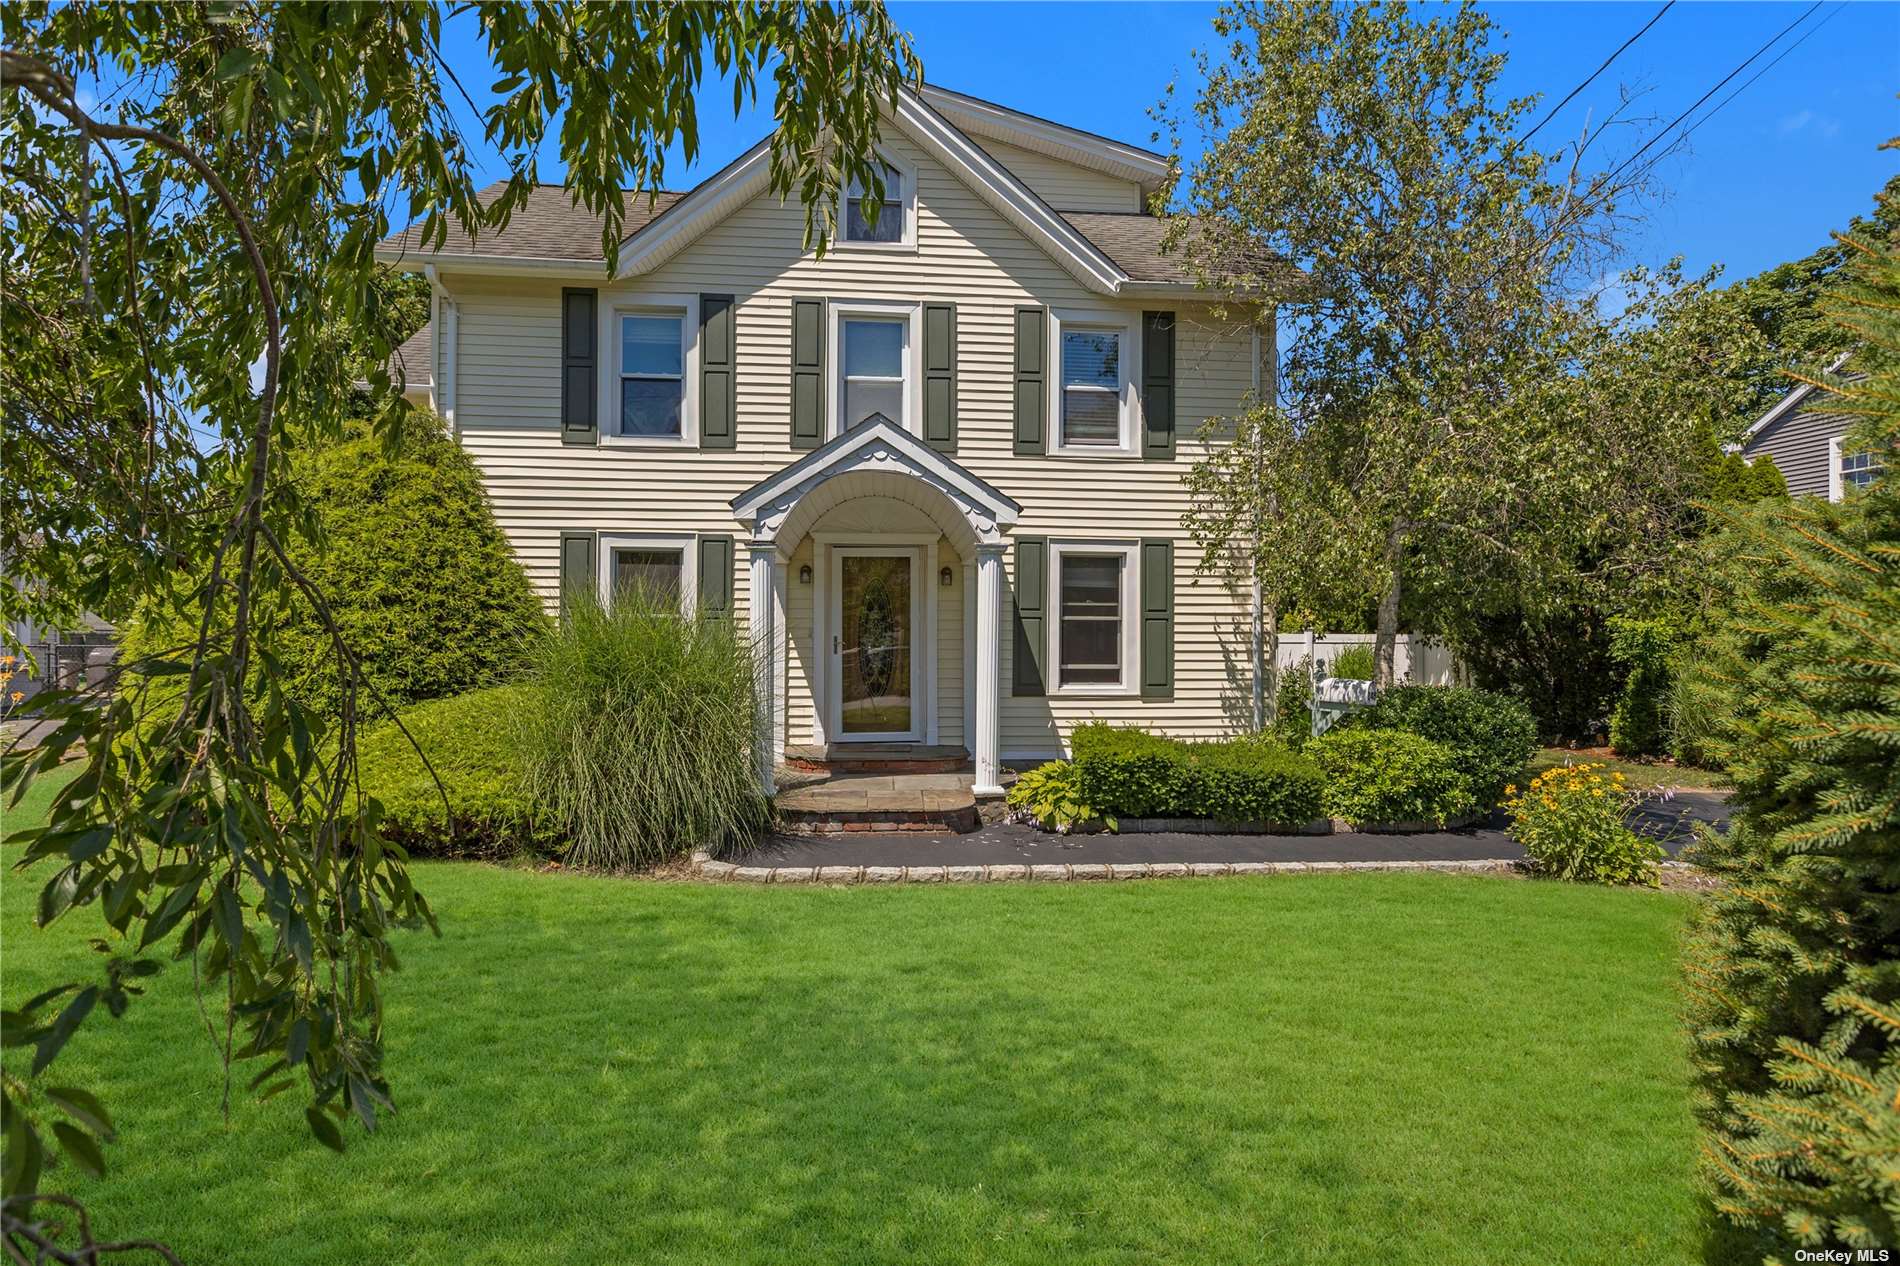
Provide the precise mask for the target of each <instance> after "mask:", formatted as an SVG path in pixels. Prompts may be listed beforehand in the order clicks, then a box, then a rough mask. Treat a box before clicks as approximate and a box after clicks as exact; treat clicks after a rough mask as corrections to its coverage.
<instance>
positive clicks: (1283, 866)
mask: <svg viewBox="0 0 1900 1266" xmlns="http://www.w3.org/2000/svg"><path fill="white" fill-rule="evenodd" d="M693 868H694V869H695V870H697V871H698V872H699V873H700V874H701V875H703V876H704V877H706V878H707V879H716V880H723V881H730V882H734V883H752V884H810V883H819V884H897V883H911V884H940V883H953V884H955V883H1010V882H1039V883H1041V882H1070V881H1078V880H1102V879H1213V878H1222V877H1227V876H1240V875H1306V874H1329V873H1332V872H1335V871H1355V872H1357V871H1393V870H1397V871H1417V870H1432V871H1443V872H1447V873H1454V874H1507V873H1512V872H1516V871H1519V870H1521V869H1523V863H1522V862H1518V861H1514V860H1512V859H1510V858H1506V857H1498V858H1486V859H1480V860H1475V861H1451V862H1419V861H1383V862H1114V863H1107V862H1102V863H1088V862H1077V863H1073V864H1064V865H1057V866H1028V865H998V866H739V865H735V864H734V863H732V862H721V861H714V860H713V858H712V857H711V856H710V855H709V854H707V853H704V852H699V853H694V854H693Z"/></svg>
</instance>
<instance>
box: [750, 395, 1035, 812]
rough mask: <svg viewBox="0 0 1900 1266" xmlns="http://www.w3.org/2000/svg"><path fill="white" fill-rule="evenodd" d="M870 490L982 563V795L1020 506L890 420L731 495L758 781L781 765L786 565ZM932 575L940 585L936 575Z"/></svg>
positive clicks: (978, 754)
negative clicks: (754, 662)
mask: <svg viewBox="0 0 1900 1266" xmlns="http://www.w3.org/2000/svg"><path fill="white" fill-rule="evenodd" d="M873 497H875V498H887V499H893V500H897V501H901V502H904V503H907V504H908V505H910V506H912V507H914V508H915V509H916V510H918V511H920V512H921V513H922V514H923V515H926V516H928V519H929V521H930V522H931V523H933V524H934V525H935V526H936V527H937V528H938V529H939V530H940V531H941V532H942V533H943V536H944V538H945V540H947V541H948V542H949V544H950V546H951V547H952V548H953V549H954V550H956V552H957V553H958V555H959V556H960V557H962V558H964V559H974V560H975V580H976V586H975V588H976V593H975V599H976V619H975V621H974V625H975V628H974V643H975V654H974V669H975V679H976V689H975V691H974V695H975V712H976V716H975V724H974V727H973V733H974V741H973V742H972V743H971V744H970V746H971V752H972V755H973V756H974V758H975V763H976V787H975V790H976V794H977V795H979V796H983V795H998V794H1001V791H1002V786H1001V783H1000V781H999V776H1000V773H1001V766H1000V762H999V760H998V755H997V752H998V709H999V706H1000V702H1001V696H1000V689H1001V670H1000V662H1001V643H1002V598H1003V559H1002V553H1003V550H1004V548H1005V547H1006V544H1007V535H1008V532H1009V530H1010V528H1011V527H1013V526H1014V525H1015V522H1016V519H1017V516H1018V515H1019V514H1020V513H1021V509H1022V507H1021V506H1019V505H1017V504H1016V502H1015V501H1013V500H1011V499H1010V498H1009V497H1007V496H1005V495H1004V494H1003V493H1002V492H1001V491H999V490H998V489H996V488H995V487H993V486H991V485H990V484H988V483H985V482H984V481H983V480H981V479H979V478H977V477H976V476H975V475H972V474H971V473H970V472H969V471H968V470H966V469H964V468H963V467H962V466H961V465H959V464H958V463H957V462H956V461H955V460H953V459H952V458H950V457H948V456H947V455H945V454H943V453H939V452H937V451H936V450H935V449H932V448H931V447H929V446H928V445H927V444H925V443H924V442H923V441H922V440H921V439H919V438H918V437H917V436H915V435H913V434H911V433H910V432H908V431H905V430H903V429H901V428H900V427H898V426H897V425H896V424H894V423H887V422H884V421H878V422H874V423H871V424H869V425H866V426H863V427H860V428H858V429H856V430H853V431H850V432H847V433H846V434H844V435H841V436H839V437H838V438H836V439H834V440H832V441H831V442H830V443H828V444H826V445H824V446H823V447H822V448H818V449H814V450H813V451H812V452H810V453H808V454H806V455H805V456H804V457H802V458H800V459H799V460H798V461H796V462H793V463H792V464H791V465H789V466H787V467H785V468H784V469H783V470H780V471H778V472H777V473H775V474H773V475H772V476H770V477H768V478H766V479H764V480H761V481H760V482H759V483H758V484H755V485H754V486H753V487H751V488H749V489H747V490H746V491H745V492H743V493H741V494H740V495H739V496H737V497H735V498H734V499H733V501H732V511H733V515H734V517H736V518H737V519H738V520H739V521H740V522H742V523H744V524H745V525H746V527H747V529H748V532H749V534H750V542H749V552H750V561H751V579H752V585H751V610H752V612H753V616H752V619H753V628H752V633H753V641H754V646H755V647H757V648H758V654H759V657H760V686H761V690H760V695H761V698H762V699H763V700H764V702H765V706H764V708H763V709H762V712H763V713H764V716H763V717H762V729H761V734H760V737H759V744H758V761H759V771H760V778H761V781H762V783H763V785H764V786H765V788H766V790H767V792H768V793H769V792H770V791H771V790H772V769H773V765H774V763H775V750H774V749H775V744H774V741H773V740H774V736H775V735H776V733H777V732H778V729H779V727H780V726H781V725H782V716H783V713H782V709H783V707H784V706H785V697H786V696H785V692H786V686H787V683H786V681H785V675H784V663H785V656H784V652H783V647H784V644H785V636H786V631H785V627H784V620H785V607H786V603H785V571H786V564H787V563H788V562H789V560H790V558H791V555H792V552H793V551H794V550H796V549H797V548H798V545H799V543H800V542H801V541H802V540H804V538H805V537H806V536H807V535H808V534H810V533H811V531H812V530H813V528H814V526H815V525H817V524H818V523H819V522H820V520H821V519H822V518H824V516H825V515H826V514H828V513H830V512H831V511H833V510H835V509H838V508H839V507H842V506H845V505H848V504H849V503H850V502H852V501H854V500H858V499H861V498H873ZM933 539H934V537H933ZM925 580H926V582H927V583H930V584H935V583H936V582H935V579H934V578H930V577H926V578H925ZM927 632H929V631H927Z"/></svg>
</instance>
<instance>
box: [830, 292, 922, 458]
mask: <svg viewBox="0 0 1900 1266" xmlns="http://www.w3.org/2000/svg"><path fill="white" fill-rule="evenodd" d="M829 307H830V312H829V314H828V319H829V320H830V323H831V324H830V327H829V328H828V330H827V331H826V339H827V346H826V348H825V354H826V357H827V359H826V362H825V363H826V364H827V365H829V366H830V371H829V373H828V374H827V375H826V376H827V378H828V379H829V381H828V383H827V384H826V387H825V419H826V420H825V438H826V439H834V438H836V437H837V436H840V435H842V434H844V427H843V418H842V417H841V416H840V415H841V414H842V413H843V411H844V323H845V321H846V320H847V319H849V318H851V317H872V318H875V319H879V320H885V321H891V320H902V321H904V322H905V332H904V404H903V412H904V416H903V417H901V418H898V419H896V421H897V423H898V424H899V425H900V426H902V427H903V428H904V429H905V430H906V431H909V432H911V433H912V434H914V435H922V434H923V433H924V421H923V393H922V392H920V391H919V390H918V389H917V349H918V348H919V347H921V346H922V345H923V337H924V305H923V304H922V303H921V302H916V303H912V302H909V301H907V300H901V299H835V300H833V301H832V302H831V304H830V305H829Z"/></svg>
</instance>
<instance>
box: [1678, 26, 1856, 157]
mask: <svg viewBox="0 0 1900 1266" xmlns="http://www.w3.org/2000/svg"><path fill="white" fill-rule="evenodd" d="M1846 7H1847V4H1846V0H1842V3H1840V4H1837V5H1835V6H1834V9H1833V11H1832V12H1830V13H1829V14H1828V15H1827V16H1826V17H1824V18H1822V19H1821V20H1820V21H1819V22H1816V23H1815V24H1814V25H1813V26H1811V27H1809V28H1808V29H1807V30H1806V31H1804V32H1802V34H1801V38H1800V39H1798V40H1796V41H1795V42H1794V43H1792V44H1790V45H1788V47H1786V48H1784V49H1782V50H1781V51H1780V52H1779V53H1776V54H1775V59H1774V61H1771V62H1769V63H1768V64H1767V65H1766V66H1763V67H1762V68H1761V69H1760V70H1758V71H1756V72H1755V73H1754V74H1752V75H1750V76H1749V77H1748V78H1747V79H1746V80H1744V81H1743V82H1742V84H1741V86H1740V87H1738V88H1736V89H1735V91H1734V92H1731V93H1729V94H1728V96H1726V97H1723V98H1722V99H1721V100H1720V101H1718V102H1716V103H1715V108H1714V109H1713V110H1710V111H1709V112H1708V113H1707V114H1705V115H1703V116H1702V117H1701V118H1699V119H1697V120H1696V121H1695V122H1694V123H1691V124H1690V125H1689V126H1688V127H1687V128H1685V129H1684V130H1683V133H1682V136H1681V137H1680V138H1679V139H1681V140H1685V141H1686V140H1688V139H1689V136H1690V134H1691V133H1693V132H1694V131H1695V130H1696V129H1697V128H1699V127H1701V126H1702V125H1703V124H1704V123H1707V122H1708V121H1709V120H1710V119H1712V118H1714V117H1715V116H1716V115H1718V114H1720V113H1721V112H1722V107H1723V106H1725V105H1727V104H1728V103H1729V102H1731V101H1733V100H1735V98H1737V97H1739V96H1741V95H1742V94H1743V93H1744V92H1747V91H1748V89H1749V85H1751V84H1753V83H1754V82H1755V81H1756V80H1757V79H1760V78H1761V77H1762V76H1763V75H1765V74H1767V73H1768V72H1769V71H1771V70H1773V69H1774V68H1775V67H1776V66H1777V65H1778V64H1779V63H1780V62H1781V59H1782V58H1784V57H1786V56H1787V55H1788V54H1789V53H1792V52H1794V50H1795V49H1797V48H1800V47H1801V46H1802V45H1803V44H1805V43H1807V42H1808V37H1809V36H1811V35H1813V34H1814V33H1815V32H1816V31H1818V30H1820V29H1821V28H1822V27H1824V26H1826V25H1827V24H1828V23H1829V22H1832V21H1833V20H1834V19H1835V18H1837V17H1839V16H1840V12H1841V10H1842V9H1845V8H1846Z"/></svg>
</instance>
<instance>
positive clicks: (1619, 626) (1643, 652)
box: [1610, 616, 1681, 756]
mask: <svg viewBox="0 0 1900 1266" xmlns="http://www.w3.org/2000/svg"><path fill="white" fill-rule="evenodd" d="M1680 639H1681V635H1680V634H1679V633H1678V632H1677V630H1676V627H1675V626H1674V625H1673V624H1672V623H1671V622H1669V621H1667V620H1641V619H1636V618H1635V617H1632V616H1617V617H1616V618H1614V619H1612V620H1611V621H1610V655H1611V656H1612V658H1614V659H1615V660H1616V662H1617V663H1618V664H1620V665H1622V666H1623V668H1625V669H1626V670H1627V671H1628V676H1626V677H1624V678H1623V690H1622V693H1620V694H1619V695H1618V696H1617V700H1616V709H1615V710H1614V711H1613V712H1611V713H1610V746H1611V747H1612V748H1614V749H1615V750H1616V753H1617V755H1619V756H1660V755H1662V753H1663V750H1664V748H1665V747H1667V745H1668V738H1669V733H1668V725H1667V722H1666V719H1665V718H1666V715H1667V714H1666V711H1665V707H1666V704H1667V703H1668V699H1669V695H1670V686H1671V679H1672V677H1673V675H1674V660H1675V656H1676V653H1677V648H1678V645H1679V642H1680Z"/></svg>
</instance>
